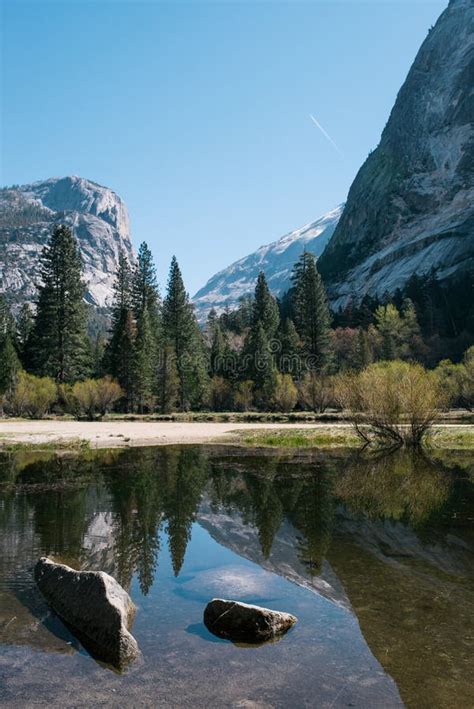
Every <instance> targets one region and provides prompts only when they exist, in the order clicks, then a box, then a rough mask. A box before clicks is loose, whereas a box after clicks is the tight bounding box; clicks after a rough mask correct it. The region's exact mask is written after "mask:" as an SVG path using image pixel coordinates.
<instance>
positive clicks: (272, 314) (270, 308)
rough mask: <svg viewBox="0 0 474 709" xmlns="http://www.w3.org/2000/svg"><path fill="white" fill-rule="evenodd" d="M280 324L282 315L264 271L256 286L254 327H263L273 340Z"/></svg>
mask: <svg viewBox="0 0 474 709" xmlns="http://www.w3.org/2000/svg"><path fill="white" fill-rule="evenodd" d="M279 322H280V314H279V311H278V305H277V302H276V300H275V298H274V297H273V295H272V294H271V293H270V290H269V288H268V284H267V280H266V278H265V274H264V273H263V271H260V273H259V274H258V278H257V285H256V286H255V298H254V301H253V314H252V327H254V328H256V327H258V325H261V326H262V327H263V329H264V331H265V335H266V336H267V337H268V338H269V339H271V338H272V337H273V336H274V335H275V333H276V331H277V328H278V325H279Z"/></svg>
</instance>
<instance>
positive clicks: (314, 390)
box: [298, 372, 335, 413]
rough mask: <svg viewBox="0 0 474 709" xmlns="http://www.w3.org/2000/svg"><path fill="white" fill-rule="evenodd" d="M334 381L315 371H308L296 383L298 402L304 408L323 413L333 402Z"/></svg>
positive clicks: (332, 378)
mask: <svg viewBox="0 0 474 709" xmlns="http://www.w3.org/2000/svg"><path fill="white" fill-rule="evenodd" d="M334 392H335V381H334V377H329V376H326V375H323V374H317V373H316V372H308V373H307V374H305V376H304V377H303V379H302V380H301V382H300V383H299V385H298V397H299V401H300V404H302V406H303V407H304V408H306V409H310V410H311V411H317V412H319V413H324V411H326V409H327V408H329V407H330V406H333V405H334V403H335V395H334Z"/></svg>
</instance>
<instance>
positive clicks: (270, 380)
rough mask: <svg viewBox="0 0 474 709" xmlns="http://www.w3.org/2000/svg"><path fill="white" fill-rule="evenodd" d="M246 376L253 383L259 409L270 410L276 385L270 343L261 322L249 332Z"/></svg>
mask: <svg viewBox="0 0 474 709" xmlns="http://www.w3.org/2000/svg"><path fill="white" fill-rule="evenodd" d="M245 361H246V364H247V366H246V374H247V375H248V374H250V376H251V377H252V380H253V382H254V385H255V388H254V401H255V404H256V405H257V407H258V408H259V409H272V407H273V402H274V394H275V389H276V386H277V383H278V380H277V374H278V371H277V368H276V366H275V362H274V357H273V353H272V351H271V348H270V342H269V339H268V336H267V334H266V332H265V329H264V327H263V325H262V323H261V322H258V323H257V324H256V325H255V326H253V327H252V329H251V330H250V333H249V336H248V339H247V342H246V346H245Z"/></svg>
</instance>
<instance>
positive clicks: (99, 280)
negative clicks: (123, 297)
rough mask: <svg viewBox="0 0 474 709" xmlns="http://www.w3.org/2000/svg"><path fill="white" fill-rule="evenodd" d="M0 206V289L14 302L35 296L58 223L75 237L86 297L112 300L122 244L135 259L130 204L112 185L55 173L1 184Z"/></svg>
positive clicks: (94, 301) (102, 303) (100, 303)
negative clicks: (40, 268) (5, 185)
mask: <svg viewBox="0 0 474 709" xmlns="http://www.w3.org/2000/svg"><path fill="white" fill-rule="evenodd" d="M0 207H1V217H0V245H2V247H3V249H2V250H3V253H4V256H3V257H2V261H1V263H0V276H1V289H0V292H5V293H8V296H9V299H10V300H12V302H13V304H14V305H15V304H16V305H19V304H21V303H23V302H33V301H34V298H35V296H36V287H35V283H36V280H37V274H38V266H39V258H40V255H41V251H42V249H43V246H44V245H45V243H46V242H47V240H48V238H49V236H50V234H51V231H52V228H53V227H54V225H55V224H58V223H64V224H68V225H69V226H70V227H71V229H72V231H73V233H74V235H75V237H76V239H77V242H78V246H79V250H80V253H81V257H82V260H83V264H84V280H85V283H86V287H87V292H86V299H87V300H88V302H90V303H92V304H94V305H98V306H105V305H108V304H109V303H110V301H111V297H112V286H113V281H114V278H115V270H116V266H117V263H118V255H119V251H120V249H123V250H124V251H125V253H126V254H128V256H129V258H130V259H131V260H132V259H133V249H132V244H131V240H130V223H129V218H128V212H127V208H126V206H125V204H124V202H123V201H122V200H121V198H120V197H119V196H118V195H117V194H116V193H115V192H114V191H113V190H111V189H109V188H108V187H103V186H102V185H99V184H97V183H96V182H93V181H92V180H88V179H86V178H83V177H79V176H78V175H68V176H66V177H51V178H48V179H46V180H39V181H36V182H33V183H31V184H28V185H21V186H19V187H17V186H15V187H8V188H3V189H1V190H0Z"/></svg>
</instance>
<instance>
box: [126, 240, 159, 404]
mask: <svg viewBox="0 0 474 709" xmlns="http://www.w3.org/2000/svg"><path fill="white" fill-rule="evenodd" d="M131 296H132V305H133V312H134V315H135V319H136V323H137V338H136V341H135V359H136V367H135V370H136V384H137V388H136V389H137V390H136V395H137V404H138V406H139V408H140V411H143V410H144V409H145V408H150V407H151V406H152V402H153V397H154V395H155V394H156V393H157V386H158V384H157V374H158V367H159V362H158V357H159V351H160V345H161V313H160V306H161V303H160V294H159V291H158V285H157V282H156V268H155V265H154V263H153V256H152V253H151V251H150V249H149V248H148V245H147V244H146V243H145V242H143V243H142V244H141V245H140V248H139V251H138V259H137V264H136V266H135V269H134V272H133V278H132V290H131Z"/></svg>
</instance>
